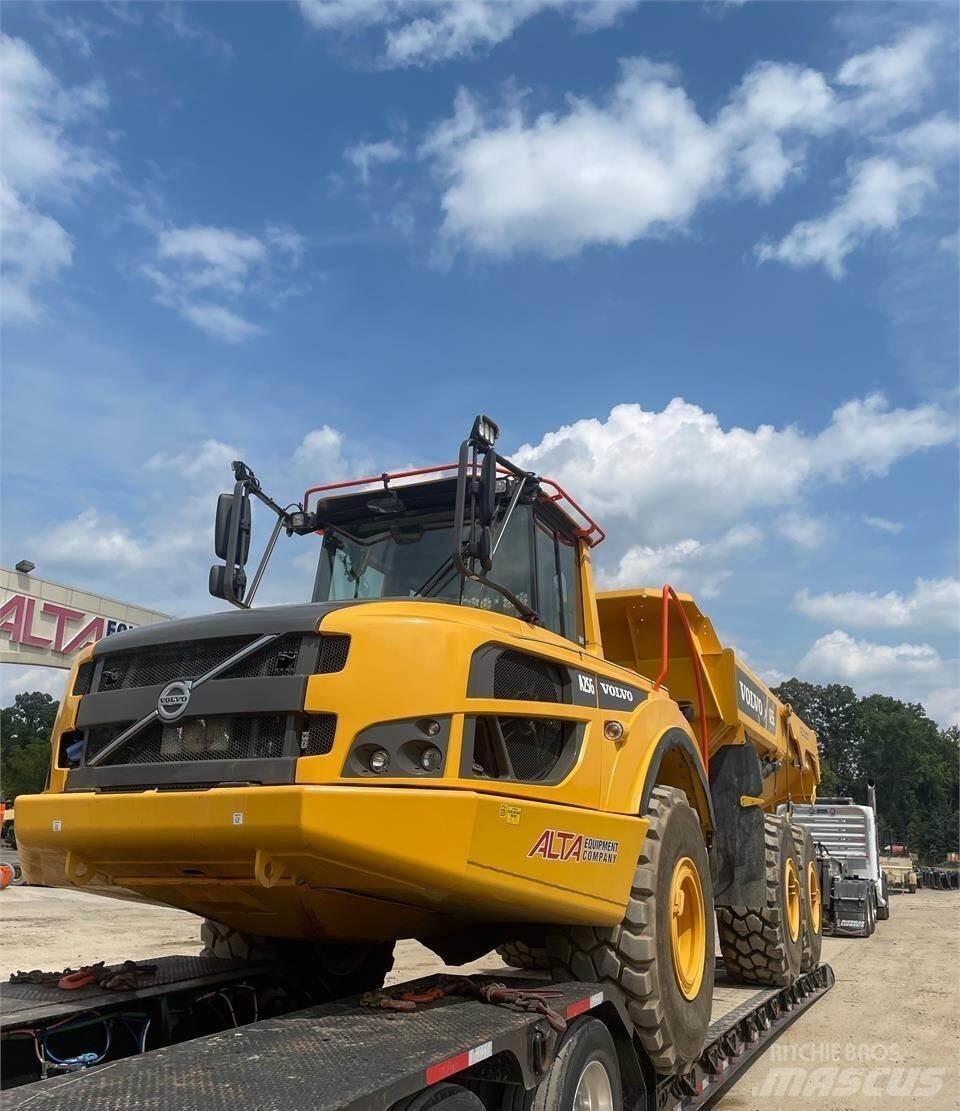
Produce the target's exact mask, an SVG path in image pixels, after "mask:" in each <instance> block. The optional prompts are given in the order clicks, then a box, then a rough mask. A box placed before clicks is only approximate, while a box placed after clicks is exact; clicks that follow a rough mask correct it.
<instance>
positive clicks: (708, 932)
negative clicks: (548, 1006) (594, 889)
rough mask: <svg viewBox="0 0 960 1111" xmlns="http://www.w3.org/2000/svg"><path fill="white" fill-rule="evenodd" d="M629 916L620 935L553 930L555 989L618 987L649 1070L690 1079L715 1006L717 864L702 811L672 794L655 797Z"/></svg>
mask: <svg viewBox="0 0 960 1111" xmlns="http://www.w3.org/2000/svg"><path fill="white" fill-rule="evenodd" d="M645 817H646V818H647V820H648V821H649V823H650V825H649V828H648V830H647V835H646V837H645V838H644V843H643V846H642V848H641V850H640V856H639V858H638V860H637V868H636V871H635V872H634V876H633V885H632V888H631V892H630V900H629V902H628V904H627V911H626V914H625V915H624V917H623V921H622V922H621V923H620V925H619V926H613V927H609V928H598V927H590V926H573V927H567V928H557V927H553V928H551V929H550V930H549V932H548V933H547V953H548V954H549V957H550V964H551V969H552V971H553V974H554V977H555V978H557V979H574V980H584V981H590V980H606V981H612V982H614V983H616V984H617V986H618V987H619V988H620V990H621V991H622V992H623V994H624V996H625V997H626V1003H627V1010H628V1011H629V1013H630V1017H631V1019H632V1020H633V1023H634V1025H635V1027H636V1031H637V1036H638V1037H639V1038H640V1041H641V1043H642V1045H643V1048H644V1050H645V1051H646V1053H647V1055H648V1056H649V1058H650V1060H651V1063H652V1064H653V1066H654V1067H655V1068H656V1069H657V1071H658V1072H662V1073H673V1072H678V1071H683V1070H684V1069H685V1068H686V1067H687V1066H688V1065H689V1064H690V1063H691V1062H692V1061H694V1060H696V1058H697V1057H699V1055H700V1052H701V1050H702V1048H703V1038H704V1034H705V1033H706V1030H707V1027H708V1026H709V1024H710V1007H711V1003H712V1000H713V964H714V934H713V921H712V915H711V913H710V911H711V908H712V906H713V889H712V886H711V881H710V864H709V861H708V859H707V850H706V847H705V845H704V842H703V833H702V831H701V829H700V821H699V819H698V817H697V814H696V811H694V810H693V808H692V807H691V806H690V804H689V803H688V802H687V798H686V795H684V793H683V792H682V791H680V790H678V789H677V788H675V787H655V788H654V789H653V791H652V792H651V795H650V805H649V806H648V807H647V811H646V814H645Z"/></svg>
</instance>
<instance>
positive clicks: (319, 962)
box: [200, 919, 393, 999]
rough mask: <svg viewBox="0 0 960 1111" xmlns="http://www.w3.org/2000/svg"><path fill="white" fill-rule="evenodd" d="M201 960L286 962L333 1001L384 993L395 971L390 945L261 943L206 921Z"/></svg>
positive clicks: (279, 940) (271, 940) (258, 938)
mask: <svg viewBox="0 0 960 1111" xmlns="http://www.w3.org/2000/svg"><path fill="white" fill-rule="evenodd" d="M200 940H201V941H202V942H203V950H202V951H201V953H200V956H201V957H216V958H218V959H220V960H237V961H250V962H258V961H263V962H268V961H288V962H289V963H290V964H297V965H300V966H301V967H302V968H303V970H304V972H306V973H310V974H312V975H314V976H315V977H316V978H317V979H318V980H319V981H320V983H321V984H322V986H323V987H324V989H325V990H326V991H327V992H328V993H329V995H330V998H331V999H340V998H342V997H343V996H345V995H357V994H359V993H360V992H364V991H374V990H376V989H377V988H380V987H383V981H384V980H385V979H386V976H387V973H388V972H389V971H390V969H391V968H393V945H392V944H390V943H389V942H368V941H357V942H348V943H344V944H337V943H333V942H309V941H289V940H287V939H285V938H276V937H261V936H259V935H258V934H248V933H244V931H243V930H235V929H233V928H232V927H231V926H222V925H220V923H219V922H211V921H210V920H209V919H207V920H206V921H205V922H204V923H203V925H202V926H201V927H200Z"/></svg>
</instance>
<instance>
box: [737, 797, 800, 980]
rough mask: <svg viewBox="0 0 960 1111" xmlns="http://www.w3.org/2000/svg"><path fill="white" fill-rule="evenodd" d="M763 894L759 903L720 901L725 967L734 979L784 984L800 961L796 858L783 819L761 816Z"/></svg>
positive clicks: (796, 973) (794, 975)
mask: <svg viewBox="0 0 960 1111" xmlns="http://www.w3.org/2000/svg"><path fill="white" fill-rule="evenodd" d="M763 838H764V859H765V864H766V900H765V903H764V905H763V906H762V907H741V906H728V907H723V906H718V907H717V932H718V934H719V937H720V950H721V952H722V953H723V963H724V965H725V967H726V970H727V973H728V974H729V975H730V976H732V977H733V978H734V979H735V980H742V981H743V982H744V983H748V984H764V985H767V986H769V987H788V986H789V985H790V984H792V983H793V982H794V981H795V980H796V979H797V977H798V976H799V975H800V968H801V965H802V961H803V942H802V933H803V930H802V926H803V898H802V883H801V879H800V860H799V854H798V852H797V847H796V845H795V844H794V840H793V835H792V833H791V831H790V827H789V826H788V825H787V822H786V819H784V818H783V817H781V816H779V815H776V814H768V815H767V816H766V817H765V818H764V820H763Z"/></svg>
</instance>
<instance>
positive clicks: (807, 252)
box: [756, 158, 935, 278]
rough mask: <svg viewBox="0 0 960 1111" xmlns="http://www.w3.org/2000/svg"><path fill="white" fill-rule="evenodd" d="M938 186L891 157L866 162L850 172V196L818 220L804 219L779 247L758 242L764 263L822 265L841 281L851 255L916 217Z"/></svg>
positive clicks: (918, 170) (926, 172)
mask: <svg viewBox="0 0 960 1111" xmlns="http://www.w3.org/2000/svg"><path fill="white" fill-rule="evenodd" d="M934 187H935V180H934V177H933V175H932V174H931V172H930V171H929V170H928V169H926V168H925V167H923V166H902V165H900V164H899V163H898V162H895V161H893V160H892V159H890V158H868V159H867V160H866V161H864V162H861V163H859V164H858V165H856V166H854V167H852V168H851V172H850V183H849V186H848V189H847V192H846V195H845V196H844V197H843V198H842V199H841V200H840V202H839V204H838V205H837V206H836V208H834V209H833V211H832V212H830V213H828V214H827V215H826V216H823V217H821V218H820V219H818V220H803V221H801V222H800V223H799V224H797V225H795V226H794V228H793V229H792V230H791V231H790V232H789V233H788V234H787V235H786V236H784V238H783V239H781V240H780V242H779V243H767V242H764V243H760V244H758V246H757V249H756V252H757V257H758V258H759V260H760V261H761V262H769V261H770V260H771V259H776V260H777V261H779V262H785V263H787V264H788V265H789V266H794V267H801V266H811V265H814V264H816V263H822V264H823V266H824V267H826V270H827V272H828V273H829V274H830V275H831V277H833V278H841V277H843V263H844V260H845V259H846V257H847V255H849V254H850V253H851V251H854V250H855V249H856V248H857V247H859V246H861V245H862V244H863V243H865V242H866V241H867V240H869V239H870V238H871V237H872V236H874V235H876V234H878V233H880V232H888V233H889V232H892V231H895V230H896V229H897V228H898V227H899V226H900V224H901V223H902V222H903V221H904V220H907V219H909V218H910V217H912V216H916V215H917V213H918V212H919V211H920V207H921V205H922V204H923V201H924V199H925V197H926V195H927V194H928V193H929V192H930V191H931V190H933V189H934Z"/></svg>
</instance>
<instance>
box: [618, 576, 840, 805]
mask: <svg viewBox="0 0 960 1111" xmlns="http://www.w3.org/2000/svg"><path fill="white" fill-rule="evenodd" d="M678 603H679V606H680V607H682V610H683V613H684V615H685V616H686V619H687V623H688V624H689V628H690V631H691V634H692V638H693V643H694V651H693V652H692V653H691V650H690V647H689V642H688V640H687V635H686V627H685V623H684V622H683V620H682V618H681V616H680V614H679V613H678V612H677V605H673V606H671V608H670V611H669V623H668V637H667V654H666V660H665V661H664V658H663V636H662V628H663V623H662V615H663V606H664V600H663V594H662V591H660V590H651V589H644V590H618V591H612V592H609V593H600V594H598V595H597V612H598V615H599V621H600V629H601V635H602V638H603V646H604V654H605V655H606V656H607V658H608V659H611V660H614V661H616V662H617V663H619V664H621V665H622V666H624V667H630V668H633V669H634V670H636V671H639V672H640V673H641V674H643V675H648V676H651V677H654V678H655V677H657V676H659V675H660V673H661V672H662V671H663V667H664V662H665V663H666V674H665V677H664V686H665V688H666V689H667V690H668V692H669V694H670V696H671V698H673V699H675V700H676V701H678V702H681V703H684V704H685V705H686V706H688V707H689V711H688V712H689V713H690V714H691V715H692V716H693V724H694V732H695V733H696V735H697V736H698V738H699V737H700V736H701V721H700V707H699V699H698V694H697V682H696V668H697V666H698V664H699V666H700V667H701V669H702V670H701V675H702V685H703V693H704V701H705V714H706V723H707V730H706V732H707V737H708V751H709V753H715V752H716V751H717V750H718V749H719V748H720V747H721V746H724V745H734V744H749V745H752V746H753V747H754V749H756V751H757V753H758V755H759V757H760V760H761V764H762V766H763V771H764V780H763V807H764V809H765V810H768V811H769V810H773V809H775V808H776V806H777V805H778V804H779V803H782V802H784V801H786V800H788V799H792V800H794V801H803V802H812V801H813V800H814V799H815V797H816V787H817V784H818V783H819V780H820V760H819V755H818V751H817V738H816V734H815V733H814V732H813V730H812V729H810V728H809V727H808V726H807V725H805V724H804V722H803V721H801V720H800V718H799V717H798V716H797V715H796V714H795V713H793V712H792V710H791V709H790V707H789V706H788V705H785V704H784V703H782V702H781V701H780V700H779V699H778V698H776V697H775V696H774V695H773V694H772V693H771V691H770V690H769V689H768V687H767V686H766V685H765V684H764V683H763V682H762V681H761V680H760V679H759V678H758V677H757V676H756V675H755V674H754V673H753V672H752V671H751V670H750V669H749V668H748V667H747V666H746V665H745V664H744V663H743V662H742V661H741V660H739V659H738V658H737V656H736V655H735V653H734V651H733V649H732V648H724V647H723V645H722V644H721V643H720V640H719V638H718V637H717V634H716V632H715V631H714V628H713V625H712V623H711V622H710V620H709V618H707V617H706V616H705V615H704V614H703V613H702V612H701V610H700V609H699V607H698V606H697V604H696V602H695V601H694V600H693V598H692V597H691V596H690V595H689V594H680V595H678Z"/></svg>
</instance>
